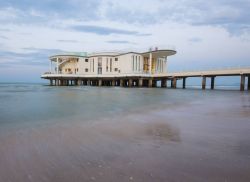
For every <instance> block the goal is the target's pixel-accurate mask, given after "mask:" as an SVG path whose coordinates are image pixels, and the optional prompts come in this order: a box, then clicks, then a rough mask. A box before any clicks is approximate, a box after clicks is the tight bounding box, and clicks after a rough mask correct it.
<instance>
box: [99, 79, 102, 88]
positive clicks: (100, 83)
mask: <svg viewBox="0 0 250 182" xmlns="http://www.w3.org/2000/svg"><path fill="white" fill-rule="evenodd" d="M98 86H99V87H100V86H102V80H101V79H99V80H98Z"/></svg>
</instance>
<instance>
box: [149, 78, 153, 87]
mask: <svg viewBox="0 0 250 182" xmlns="http://www.w3.org/2000/svg"><path fill="white" fill-rule="evenodd" d="M152 86H153V79H149V80H148V87H152Z"/></svg>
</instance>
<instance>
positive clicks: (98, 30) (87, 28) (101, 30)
mask: <svg viewBox="0 0 250 182" xmlns="http://www.w3.org/2000/svg"><path fill="white" fill-rule="evenodd" d="M70 29H72V30H75V31H80V32H87V33H95V34H98V35H110V34H122V35H140V33H139V32H137V31H131V30H124V29H117V28H109V27H103V26H95V25H74V26H71V27H70Z"/></svg>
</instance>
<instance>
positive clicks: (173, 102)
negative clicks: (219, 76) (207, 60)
mask: <svg viewBox="0 0 250 182" xmlns="http://www.w3.org/2000/svg"><path fill="white" fill-rule="evenodd" d="M217 88H218V89H215V90H210V89H206V90H201V89H200V88H197V87H189V88H187V89H170V88H124V87H90V86H68V87H63V86H61V87H57V86H48V85H47V84H26V83H1V84H0V182H29V181H34V182H40V181H41V182H64V181H65V182H66V181H67V182H68V181H71V182H78V181H79V182H82V181H83V182H84V181H101V182H123V181H124V182H125V181H136V182H154V181H156V182H158V181H159V182H165V181H170V182H171V181H174V182H175V181H176V182H180V181H184V182H186V181H190V182H196V181H197V182H200V181H204V182H206V181H213V182H217V181H218V182H221V181H223V182H226V181H227V182H230V181H237V182H238V181H239V182H241V181H243V182H245V181H246V182H248V181H250V92H249V91H244V92H240V91H238V90H237V89H238V88H236V87H217Z"/></svg>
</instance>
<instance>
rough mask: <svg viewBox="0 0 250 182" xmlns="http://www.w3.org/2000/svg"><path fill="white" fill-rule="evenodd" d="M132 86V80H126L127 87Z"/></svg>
mask: <svg viewBox="0 0 250 182" xmlns="http://www.w3.org/2000/svg"><path fill="white" fill-rule="evenodd" d="M132 84H133V80H132V79H129V80H128V87H132Z"/></svg>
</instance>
